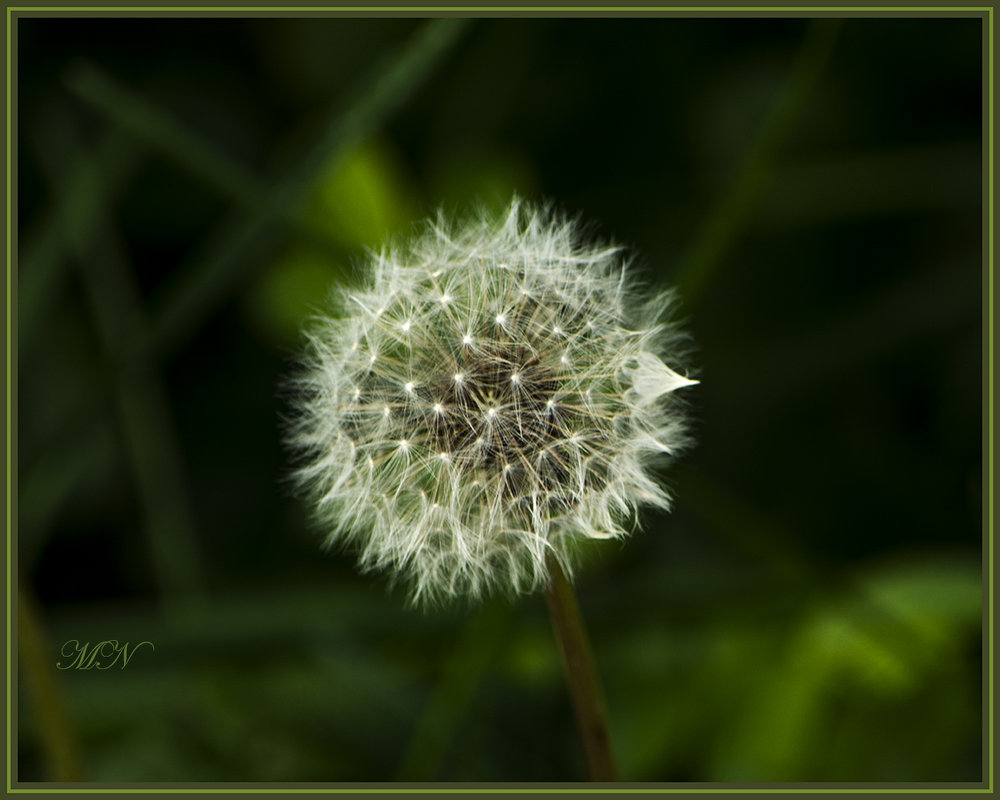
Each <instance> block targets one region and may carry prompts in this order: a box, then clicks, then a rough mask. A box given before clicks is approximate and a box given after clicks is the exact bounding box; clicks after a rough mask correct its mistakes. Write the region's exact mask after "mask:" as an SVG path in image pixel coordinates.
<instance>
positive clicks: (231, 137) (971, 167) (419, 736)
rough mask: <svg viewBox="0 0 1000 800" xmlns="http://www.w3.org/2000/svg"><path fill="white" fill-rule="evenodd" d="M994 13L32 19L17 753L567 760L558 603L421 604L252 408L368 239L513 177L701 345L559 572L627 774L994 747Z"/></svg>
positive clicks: (928, 767) (271, 406)
mask: <svg viewBox="0 0 1000 800" xmlns="http://www.w3.org/2000/svg"><path fill="white" fill-rule="evenodd" d="M428 26H430V27H428ZM981 36H982V23H981V21H980V20H979V19H976V18H965V19H942V18H937V19H905V18H902V17H896V18H886V19H857V18H855V19H849V20H845V21H843V22H842V23H838V22H836V21H833V20H826V21H810V20H807V19H763V18H758V19H723V18H704V19H676V18H675V19H666V18H660V19H631V20H625V19H591V20H574V19H568V18H565V19H507V20H499V19H475V20H467V21H466V22H465V23H464V24H462V23H457V22H454V23H447V22H437V23H434V22H429V21H427V20H422V19H198V20H196V19H152V18H147V19H96V18H80V19H63V20H59V19H29V18H21V19H19V20H18V22H17V39H16V41H17V46H18V64H17V68H18V73H17V74H18V82H17V86H18V105H17V111H18V127H17V136H18V140H17V143H18V159H17V168H18V184H17V198H18V218H17V220H18V233H19V237H20V238H19V248H18V259H19V294H18V301H19V303H18V393H17V399H18V418H17V436H18V465H17V470H18V495H17V499H18V553H19V578H20V586H21V593H20V602H21V604H22V610H24V611H27V612H29V614H28V616H22V618H21V623H20V625H21V645H22V646H21V648H20V650H21V661H20V668H21V673H20V681H19V686H18V701H19V706H18V709H19V731H18V733H19V739H18V744H19V750H18V777H19V778H20V779H21V780H41V779H53V778H67V777H78V778H81V779H84V780H93V781H125V780H128V781H169V780H204V781H238V780H249V781H279V780H280V781H385V780H397V779H400V780H430V779H434V780H484V781H499V780H505V781H512V780H525V781H548V780H553V781H566V780H577V779H582V778H583V776H584V768H583V760H582V755H581V751H580V747H579V743H578V740H577V738H576V732H575V729H574V726H573V718H572V711H571V708H570V705H569V702H568V698H567V695H566V690H565V688H564V684H563V683H562V679H561V674H560V665H559V662H558V656H557V651H556V649H555V644H554V642H553V639H552V636H551V633H550V630H549V627H548V620H547V617H546V613H545V607H544V602H543V601H542V599H541V598H540V597H538V596H534V597H528V598H522V599H521V600H518V601H515V602H508V601H506V600H499V601H495V602H491V603H487V604H486V605H484V606H480V607H476V608H472V609H451V610H446V611H441V612H430V613H423V612H419V611H413V610H409V609H408V608H407V607H406V602H405V601H406V598H405V595H403V594H402V593H401V592H399V591H390V590H389V589H388V588H387V580H386V578H385V577H384V576H377V575H375V576H359V575H357V574H356V572H355V569H354V558H353V554H351V553H323V552H322V551H321V549H320V547H319V543H320V538H321V537H320V534H319V533H318V532H316V531H312V530H310V528H309V526H308V523H307V510H306V509H305V508H303V505H302V504H301V503H300V502H299V501H298V500H297V499H295V498H294V497H292V496H291V495H290V492H289V491H288V486H287V483H286V481H285V475H286V467H285V456H284V454H283V452H282V447H281V441H280V432H279V418H280V415H281V414H282V412H283V410H284V409H286V408H287V405H286V403H285V400H283V399H282V397H281V393H280V391H279V388H278V387H279V383H280V379H281V376H282V375H286V374H287V373H288V372H289V371H290V369H291V368H292V366H293V364H294V359H295V353H296V352H297V351H298V349H299V347H300V344H301V343H300V341H299V340H298V338H297V331H298V329H299V327H300V325H301V323H302V322H303V321H304V319H305V317H306V316H307V315H308V314H309V313H310V312H311V310H312V309H315V308H317V307H321V306H322V304H323V301H324V298H325V297H326V295H327V292H328V291H329V287H330V286H331V285H333V284H334V283H335V282H337V281H342V280H345V279H347V278H349V276H350V271H351V265H352V264H357V263H358V257H359V255H360V254H361V253H362V252H363V247H365V246H377V245H378V243H379V242H380V241H381V240H382V239H383V238H384V237H385V236H386V235H388V234H392V233H401V232H402V233H405V232H406V231H407V230H409V229H410V226H411V225H412V223H413V222H414V221H416V220H418V219H420V218H421V217H423V216H425V215H427V214H429V213H431V212H433V211H434V210H435V209H436V208H438V207H439V206H442V205H443V206H444V207H445V208H446V209H449V210H458V211H461V210H463V209H467V208H469V207H470V205H471V204H472V203H473V202H475V201H477V200H478V201H479V202H483V203H486V204H496V205H501V204H503V203H504V202H506V201H507V200H508V199H509V197H510V195H511V193H512V192H514V191H517V192H518V193H520V194H521V195H522V196H524V197H526V198H528V199H551V200H553V201H554V202H556V203H557V204H558V205H559V206H560V207H561V208H563V209H565V210H566V211H568V212H570V213H577V212H579V213H580V214H581V215H582V217H583V218H584V219H586V220H590V221H593V222H594V230H595V232H596V233H598V234H599V235H602V236H606V237H613V238H614V239H616V240H617V241H620V242H623V243H625V244H628V245H630V246H632V247H634V249H635V253H636V254H637V259H638V261H637V264H638V270H639V272H640V274H641V276H642V278H643V279H644V280H646V281H648V282H650V283H652V284H656V285H659V284H661V283H672V284H677V285H678V286H679V287H680V290H681V292H682V294H683V301H684V302H683V307H682V313H683V314H684V315H685V316H686V317H687V318H688V320H689V323H688V325H689V329H690V331H691V332H692V334H693V336H694V340H695V343H696V345H697V352H696V356H695V360H696V362H697V364H698V367H699V369H700V373H701V377H702V385H701V386H700V387H699V388H698V389H697V390H694V391H692V392H691V394H690V397H691V398H692V400H693V406H694V410H695V417H696V419H695V430H696V435H697V439H698V446H697V448H696V449H695V450H694V451H692V452H691V453H690V454H689V455H687V456H686V457H685V458H683V460H682V461H681V462H680V463H678V464H676V465H674V466H673V467H671V468H670V469H669V470H667V471H665V473H664V479H665V480H666V481H667V482H668V483H669V485H670V486H671V487H672V488H673V489H674V491H675V494H676V498H677V499H676V506H675V510H674V511H673V513H671V514H670V515H660V514H652V513H647V514H645V515H644V516H643V518H642V523H643V527H642V530H641V531H639V532H637V533H636V534H635V535H634V536H633V537H632V538H631V539H629V540H628V541H626V542H624V543H621V544H618V543H603V544H601V545H600V546H599V547H596V548H594V549H593V552H592V553H591V554H590V555H589V558H588V561H587V563H586V565H585V566H584V567H583V568H582V569H581V571H580V573H579V576H578V580H577V588H578V592H579V596H580V601H581V604H582V607H583V611H584V614H585V616H586V618H587V620H588V623H589V625H590V627H591V632H592V636H593V645H594V649H595V652H596V657H597V661H598V664H599V668H600V671H601V673H602V676H603V680H604V683H605V689H606V694H607V699H608V705H609V709H610V719H611V726H612V733H613V737H614V741H615V746H616V750H617V754H618V758H619V761H620V766H621V773H622V777H623V779H625V780H631V781H705V780H721V781H786V780H801V781H814V780H824V781H834V780H851V781H876V780H877V781H885V780H918V781H926V780H935V781H941V780H964V781H969V780H978V779H979V776H980V771H981V760H982V758H981V712H980V706H981V676H982V666H981V665H982V645H981V631H980V609H981V602H982V600H981V598H982V595H981V579H980V575H981V569H980V563H981V562H980V544H981V530H982V526H981V518H982V506H983V496H982V468H981V460H982V443H981V439H982V435H983V433H982V423H981V419H982V407H983V406H982V390H983V382H982V378H981V365H982V358H983V353H982V345H981V340H982V335H981V330H982V328H981V325H982V322H981V307H982V291H981V282H982V267H981V259H982V248H981V236H982V222H981V214H982V210H981V192H982V186H981V171H982V168H981V142H982V133H981V91H982V87H981V76H980V69H981V68H980V64H981V60H982V56H983V54H982V42H981ZM32 609H33V610H34V613H33V614H31V613H30V612H31V611H32ZM26 637H31V638H32V639H34V637H40V638H39V639H38V641H39V642H40V648H41V649H34V650H33V649H32V648H31V647H29V646H27V645H26V644H25V642H26ZM70 638H73V639H79V640H81V641H91V642H97V641H100V640H102V639H119V640H122V641H131V642H132V643H136V642H138V641H141V640H149V641H152V642H153V643H154V644H155V647H156V649H155V652H151V651H150V650H149V649H148V648H147V649H145V650H144V651H141V652H139V653H138V654H137V655H136V656H135V657H134V660H133V661H132V662H131V664H130V665H129V666H128V668H127V669H125V670H121V669H119V668H118V667H115V668H114V669H111V670H108V671H97V670H93V671H79V672H78V671H57V670H56V669H55V663H56V661H57V660H59V654H58V651H59V648H60V646H61V645H62V643H63V642H65V641H66V640H67V639H70ZM51 686H54V687H55V692H53V690H52V689H51Z"/></svg>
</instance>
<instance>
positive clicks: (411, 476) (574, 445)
mask: <svg viewBox="0 0 1000 800" xmlns="http://www.w3.org/2000/svg"><path fill="white" fill-rule="evenodd" d="M369 269H370V272H369V273H368V275H367V281H366V286H365V287H364V288H362V289H360V290H358V291H355V292H352V293H351V294H350V295H348V296H345V298H344V302H343V310H342V312H341V313H340V314H338V315H335V316H330V317H325V318H321V319H319V320H317V321H316V323H315V324H314V326H313V327H312V328H311V329H310V330H309V332H308V341H309V345H308V354H307V358H306V360H305V363H304V367H303V369H302V371H301V372H300V374H299V375H298V377H297V378H296V380H295V381H294V389H295V395H294V398H295V399H294V414H293V418H292V421H291V423H290V425H289V429H288V436H287V438H288V443H289V445H290V446H291V448H292V450H293V451H294V452H295V453H296V455H297V458H298V462H299V466H298V468H297V471H296V478H297V480H298V483H299V485H300V486H301V487H302V488H303V489H304V490H306V491H307V492H308V493H309V494H310V495H311V496H312V498H313V500H314V501H315V507H316V516H317V519H318V521H319V523H320V525H322V527H323V530H324V532H325V533H326V535H327V540H328V542H329V543H331V544H334V543H343V544H347V545H350V546H353V547H355V548H356V549H357V550H358V551H359V552H360V563H361V566H362V567H363V568H365V569H384V570H386V571H388V572H389V573H390V574H391V575H393V576H394V577H398V578H402V579H404V580H405V581H406V582H407V584H408V585H409V586H410V587H411V590H412V598H413V599H414V601H423V600H438V599H447V598H451V597H458V596H466V597H472V598H476V597H481V596H485V595H488V594H490V593H493V592H497V591H502V592H508V593H521V592H528V591H531V590H533V589H536V588H538V587H539V586H541V585H543V584H545V583H546V581H547V580H548V577H549V576H548V572H547V568H546V560H547V558H549V557H550V556H551V557H554V558H555V559H556V561H557V563H558V564H559V565H560V566H561V567H562V568H563V569H564V571H566V572H567V573H569V572H570V570H571V568H572V564H571V552H572V551H573V545H574V543H575V542H577V541H579V540H582V539H587V538H598V539H605V538H618V537H623V536H625V535H626V534H627V527H626V524H627V522H628V520H629V519H630V518H631V517H632V516H633V515H634V514H635V512H636V511H637V509H638V507H639V506H641V505H651V506H659V507H661V508H667V507H668V506H669V500H670V498H669V496H668V494H667V492H666V490H665V489H664V488H663V487H662V486H660V485H659V484H658V483H657V482H656V480H655V479H654V475H653V473H652V468H653V466H654V464H655V462H656V461H657V459H663V458H665V457H666V455H667V454H669V455H675V454H676V453H677V452H679V451H680V450H682V449H683V448H684V446H685V445H686V444H687V443H688V438H687V434H686V430H685V424H684V414H683V403H682V402H681V401H680V399H679V398H678V396H677V394H676V391H677V390H678V389H681V388H684V387H686V386H690V385H692V384H694V383H697V381H695V380H693V379H691V378H688V377H685V376H684V375H683V374H682V373H683V371H684V370H683V365H682V363H681V362H682V358H681V349H682V344H683V341H684V337H683V335H682V334H681V333H680V332H679V330H678V328H677V326H676V325H675V324H674V323H671V322H669V321H668V320H665V315H666V313H667V312H668V310H669V308H670V307H671V305H672V303H673V299H674V298H673V295H672V294H671V293H670V292H663V293H660V294H658V295H656V296H655V297H654V298H653V299H652V300H648V301H646V302H642V303H640V302H638V301H637V298H636V293H635V292H634V290H633V289H632V288H631V283H630V280H629V278H630V275H629V266H628V262H627V260H626V259H625V257H624V256H623V254H622V251H621V250H620V249H619V248H614V247H608V246H606V245H603V244H599V245H592V244H588V243H587V242H586V241H585V240H584V239H583V238H582V237H581V235H580V232H579V228H578V226H577V225H576V224H575V223H573V222H571V221H568V220H566V219H564V218H563V217H561V216H559V215H558V214H555V213H553V212H552V211H550V210H548V209H546V208H539V207H532V206H529V205H526V204H523V203H521V202H520V201H518V200H517V199H515V200H514V201H513V203H512V204H511V205H510V207H509V209H508V210H507V211H506V213H505V214H503V215H502V216H501V217H499V218H491V217H488V216H483V217H480V218H477V219H473V220H471V221H467V222H464V223H460V224H449V223H448V222H446V221H445V220H444V219H443V218H440V217H439V218H438V220H437V221H436V222H435V223H431V224H428V225H427V226H426V228H425V230H424V232H423V233H422V234H420V235H418V236H416V237H415V238H414V239H412V240H411V241H409V242H406V243H404V244H402V245H399V246H397V247H396V248H387V249H386V250H384V251H383V252H381V253H380V254H378V255H377V256H373V258H372V259H371V263H370V265H369ZM400 320H402V322H400ZM400 329H402V330H404V331H405V332H407V333H410V332H411V331H412V332H417V331H419V335H415V336H412V337H401V336H400V335H399V332H400ZM456 331H458V332H459V335H457V336H456Z"/></svg>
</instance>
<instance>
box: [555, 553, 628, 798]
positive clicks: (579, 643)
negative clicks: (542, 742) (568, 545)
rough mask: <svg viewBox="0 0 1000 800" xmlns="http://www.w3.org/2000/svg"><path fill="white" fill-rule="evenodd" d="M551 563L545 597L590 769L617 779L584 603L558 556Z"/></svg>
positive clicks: (596, 777)
mask: <svg viewBox="0 0 1000 800" xmlns="http://www.w3.org/2000/svg"><path fill="white" fill-rule="evenodd" d="M548 566H549V574H550V575H551V576H552V580H551V582H550V583H549V585H548V586H547V587H546V589H545V598H546V600H548V603H549V613H550V614H551V616H552V627H553V628H555V632H556V638H557V639H558V640H559V651H560V652H561V653H562V660H563V667H564V668H565V670H566V683H567V685H568V687H569V693H570V697H571V698H572V701H573V708H574V710H575V712H576V721H577V725H578V726H579V728H580V738H581V739H582V740H583V750H584V754H585V755H586V758H587V772H588V774H589V776H590V780H592V781H614V780H617V770H616V769H615V759H614V754H613V753H612V752H611V737H610V735H609V734H608V721H607V715H606V714H605V711H604V696H603V694H602V692H601V684H600V682H599V680H598V678H597V670H596V669H595V668H594V658H593V654H592V653H591V650H590V640H589V639H588V637H587V629H586V628H585V627H584V625H583V617H582V616H581V615H580V606H579V605H578V604H577V602H576V595H575V594H574V593H573V587H572V586H570V583H569V581H568V580H567V579H566V574H565V573H564V572H563V571H562V568H561V567H560V566H559V563H558V562H557V561H556V559H554V558H552V557H551V556H550V557H549V565H548Z"/></svg>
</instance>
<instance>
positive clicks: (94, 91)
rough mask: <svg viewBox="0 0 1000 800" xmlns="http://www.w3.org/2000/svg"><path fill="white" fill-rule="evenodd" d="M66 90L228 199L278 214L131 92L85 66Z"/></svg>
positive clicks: (257, 186)
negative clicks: (97, 109)
mask: <svg viewBox="0 0 1000 800" xmlns="http://www.w3.org/2000/svg"><path fill="white" fill-rule="evenodd" d="M67 83H68V85H69V88H70V90H71V91H72V92H73V93H74V94H76V95H77V96H78V97H80V98H82V99H83V100H86V101H87V102H89V103H91V104H92V105H94V106H96V107H97V108H99V109H100V110H101V111H102V112H104V114H106V115H107V117H108V118H109V119H111V120H113V121H114V122H115V123H117V124H118V125H119V126H121V128H123V129H124V130H127V131H129V132H130V133H132V134H133V135H134V136H136V137H138V138H139V139H141V140H142V141H144V142H146V143H147V144H149V145H151V146H152V147H154V148H155V149H157V150H159V151H160V152H162V153H164V154H165V155H167V156H169V157H170V158H172V159H173V160H175V161H176V162H177V163H178V164H180V165H181V166H183V167H185V168H186V169H188V170H190V171H191V172H192V173H193V174H194V175H197V176H198V177H200V178H201V179H202V180H204V181H205V182H206V183H208V184H209V185H210V186H213V187H215V188H216V189H218V190H219V191H220V192H221V193H222V194H224V195H226V196H227V197H229V198H230V199H231V200H233V201H235V202H237V203H239V204H240V205H243V206H246V207H248V208H255V207H267V208H268V209H269V210H271V212H272V213H275V214H277V213H278V206H277V205H276V204H274V203H273V202H271V201H270V200H269V199H268V198H269V196H268V194H267V187H266V186H265V185H264V183H263V182H261V181H259V180H258V179H257V178H256V176H254V175H253V174H252V173H251V172H250V171H248V170H247V169H245V168H244V167H243V166H242V165H240V164H239V163H237V162H236V161H234V160H232V159H231V158H230V157H229V156H228V155H226V154H225V153H223V152H221V151H219V150H217V149H215V148H213V147H211V146H210V145H209V144H207V143H206V142H205V141H204V140H203V139H201V138H199V137H198V136H196V135H194V134H192V133H191V132H190V131H188V130H187V129H186V128H185V127H184V126H182V125H181V124H180V123H178V122H177V121H176V120H174V119H173V118H172V117H170V116H169V115H168V114H166V113H164V112H163V111H161V110H160V109H159V108H157V107H156V106H155V105H154V104H153V103H151V102H150V101H149V100H147V99H146V98H144V97H142V96H141V95H139V94H138V93H136V92H133V91H130V90H129V89H126V88H125V87H123V86H122V85H121V84H119V83H117V82H116V81H115V80H114V79H113V78H111V77H110V76H109V75H106V74H105V73H103V72H102V71H101V70H99V69H98V68H96V67H94V66H92V65H91V64H80V65H77V66H76V67H75V68H74V69H73V70H72V72H70V73H69V75H68V77H67Z"/></svg>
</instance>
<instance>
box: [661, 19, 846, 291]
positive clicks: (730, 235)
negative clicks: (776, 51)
mask: <svg viewBox="0 0 1000 800" xmlns="http://www.w3.org/2000/svg"><path fill="white" fill-rule="evenodd" d="M840 25H841V21H840V20H837V19H814V20H812V21H810V23H809V27H808V29H807V30H806V35H805V39H804V41H803V42H802V46H801V48H800V50H799V53H798V55H797V56H796V59H795V61H794V63H793V64H792V67H791V69H790V71H789V74H788V79H787V81H786V82H785V85H784V87H782V90H781V93H780V94H779V95H778V98H777V100H776V101H775V104H774V107H773V109H772V111H771V114H770V116H769V117H768V119H767V121H766V122H765V123H764V125H763V127H762V129H761V131H760V133H759V134H758V137H757V140H756V142H755V143H754V144H753V146H752V147H751V149H750V151H749V153H748V154H747V158H746V161H745V162H744V164H743V167H742V169H741V170H740V172H739V174H738V175H737V177H736V180H735V181H734V182H733V184H732V186H731V187H730V189H729V192H728V194H727V195H726V196H725V197H724V198H723V200H722V203H721V204H720V205H719V208H718V209H717V211H716V212H715V214H714V216H712V217H711V218H709V220H708V222H707V223H706V224H705V226H704V227H703V228H702V230H701V233H700V234H699V236H698V238H697V240H696V242H695V245H694V247H693V249H692V250H691V253H690V254H689V255H688V257H687V258H686V259H685V260H684V262H683V263H682V264H681V266H680V268H679V270H678V277H677V286H678V289H679V291H680V294H681V296H682V297H683V298H684V301H685V303H686V304H688V305H690V306H693V305H694V304H695V303H697V301H698V299H699V297H700V295H701V293H702V292H703V291H704V290H705V288H706V287H707V285H708V284H709V282H710V280H711V278H712V275H713V273H714V271H715V270H716V269H717V268H718V266H719V263H720V262H721V260H722V258H723V257H724V255H725V253H726V251H727V249H728V248H729V247H731V246H732V244H733V242H734V241H735V239H736V238H737V236H738V235H739V234H740V231H741V229H742V228H743V227H744V226H745V225H746V223H747V221H748V219H749V218H750V215H751V212H752V211H753V208H754V204H755V203H756V201H757V200H758V199H759V198H760V195H761V192H762V190H763V189H764V186H765V183H766V181H767V178H768V175H769V173H770V171H771V169H772V166H773V163H774V159H775V156H776V155H777V153H778V151H779V150H780V148H781V146H782V145H783V144H784V143H785V140H786V139H787V138H788V135H789V133H791V130H792V126H793V124H794V122H795V120H796V118H797V117H798V116H799V114H800V113H801V111H802V109H803V107H804V106H805V105H806V102H807V101H808V100H809V96H810V94H811V93H812V91H813V89H814V88H815V86H816V82H817V80H818V79H819V77H820V75H821V74H822V72H823V68H824V67H825V66H826V63H827V61H828V60H829V58H830V54H831V52H832V51H833V45H834V42H835V41H836V38H837V35H838V32H839V30H840Z"/></svg>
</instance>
